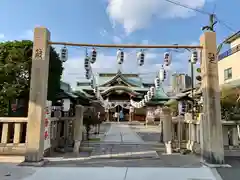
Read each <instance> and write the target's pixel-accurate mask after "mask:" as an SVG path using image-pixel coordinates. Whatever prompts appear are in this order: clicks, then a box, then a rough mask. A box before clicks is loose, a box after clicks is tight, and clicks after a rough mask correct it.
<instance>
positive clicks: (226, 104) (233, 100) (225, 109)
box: [220, 86, 240, 120]
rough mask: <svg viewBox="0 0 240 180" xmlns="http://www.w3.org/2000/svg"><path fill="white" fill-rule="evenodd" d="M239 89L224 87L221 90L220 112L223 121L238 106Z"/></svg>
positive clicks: (229, 116) (233, 112)
mask: <svg viewBox="0 0 240 180" xmlns="http://www.w3.org/2000/svg"><path fill="white" fill-rule="evenodd" d="M239 95H240V93H239V88H232V87H230V86H224V87H223V88H222V89H221V99H220V100H221V110H222V116H223V118H224V119H226V120H228V119H229V118H231V116H232V115H233V114H236V112H235V110H236V109H237V108H238V106H239V101H238V99H239Z"/></svg>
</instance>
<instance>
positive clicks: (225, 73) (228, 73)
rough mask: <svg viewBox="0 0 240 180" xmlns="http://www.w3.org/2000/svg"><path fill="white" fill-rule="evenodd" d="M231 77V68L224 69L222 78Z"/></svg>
mask: <svg viewBox="0 0 240 180" xmlns="http://www.w3.org/2000/svg"><path fill="white" fill-rule="evenodd" d="M228 79H232V68H227V69H225V70H224V80H228Z"/></svg>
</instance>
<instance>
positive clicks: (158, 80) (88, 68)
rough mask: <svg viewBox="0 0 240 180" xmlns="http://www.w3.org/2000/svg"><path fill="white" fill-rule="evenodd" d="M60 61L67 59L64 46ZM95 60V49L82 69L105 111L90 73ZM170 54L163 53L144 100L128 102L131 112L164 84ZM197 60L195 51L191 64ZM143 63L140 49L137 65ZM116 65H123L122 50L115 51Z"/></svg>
mask: <svg viewBox="0 0 240 180" xmlns="http://www.w3.org/2000/svg"><path fill="white" fill-rule="evenodd" d="M60 58H61V61H62V62H66V61H67V59H68V50H67V48H66V46H64V47H63V48H62V49H61V55H60ZM96 60H97V51H96V49H95V48H93V49H92V51H91V55H90V56H88V53H86V57H85V59H84V68H85V77H86V79H88V80H90V79H91V82H90V84H91V88H92V89H93V91H94V93H95V95H96V97H97V99H98V100H99V101H100V103H101V105H102V106H104V107H105V109H107V108H108V107H109V103H108V102H107V101H105V100H104V98H103V97H102V96H101V93H100V90H99V88H98V86H97V83H96V78H95V76H94V74H93V71H92V66H91V65H92V64H94V63H95V62H96ZM171 60H172V57H171V53H170V52H165V53H164V64H163V65H162V66H161V68H160V69H159V73H158V75H157V77H156V78H155V81H154V85H155V86H152V87H150V89H149V90H148V91H147V94H146V95H144V98H143V99H142V100H141V101H139V102H136V101H134V100H132V99H131V100H130V104H131V110H132V109H133V108H142V107H144V106H145V105H146V103H148V102H149V101H150V100H151V99H152V98H153V97H154V95H155V93H156V89H158V88H159V87H160V85H161V83H163V82H164V80H165V79H166V74H167V73H166V70H165V68H164V67H167V66H170V65H171ZM197 60H198V52H197V51H193V53H192V56H191V63H196V62H197ZM144 61H145V52H144V50H143V49H141V50H140V51H139V52H138V53H137V63H138V65H139V66H143V65H144ZM117 63H118V64H119V65H121V64H123V63H124V52H123V50H122V49H119V50H118V51H117Z"/></svg>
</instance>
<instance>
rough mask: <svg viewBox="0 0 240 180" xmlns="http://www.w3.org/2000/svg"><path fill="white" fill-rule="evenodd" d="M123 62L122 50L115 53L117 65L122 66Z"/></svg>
mask: <svg viewBox="0 0 240 180" xmlns="http://www.w3.org/2000/svg"><path fill="white" fill-rule="evenodd" d="M123 61H124V52H123V51H122V50H120V49H119V50H118V51H117V63H118V64H122V63H123Z"/></svg>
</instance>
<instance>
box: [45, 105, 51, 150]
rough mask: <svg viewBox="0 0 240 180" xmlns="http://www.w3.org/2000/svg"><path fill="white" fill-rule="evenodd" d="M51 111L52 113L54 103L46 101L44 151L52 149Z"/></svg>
mask: <svg viewBox="0 0 240 180" xmlns="http://www.w3.org/2000/svg"><path fill="white" fill-rule="evenodd" d="M51 111H52V101H46V107H45V119H44V127H45V129H44V151H45V150H47V149H48V148H50V146H51V143H50V124H51V121H50V118H51Z"/></svg>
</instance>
